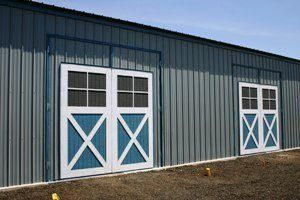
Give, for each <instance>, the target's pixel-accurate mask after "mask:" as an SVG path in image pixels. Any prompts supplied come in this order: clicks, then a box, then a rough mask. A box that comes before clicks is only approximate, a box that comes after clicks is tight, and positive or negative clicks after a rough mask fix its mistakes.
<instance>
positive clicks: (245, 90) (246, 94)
mask: <svg viewBox="0 0 300 200" xmlns="http://www.w3.org/2000/svg"><path fill="white" fill-rule="evenodd" d="M242 97H249V88H248V87H242Z"/></svg>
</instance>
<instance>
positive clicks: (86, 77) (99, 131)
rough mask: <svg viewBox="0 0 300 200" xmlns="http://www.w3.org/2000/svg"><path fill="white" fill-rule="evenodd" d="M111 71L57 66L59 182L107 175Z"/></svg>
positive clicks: (76, 66) (109, 163)
mask: <svg viewBox="0 0 300 200" xmlns="http://www.w3.org/2000/svg"><path fill="white" fill-rule="evenodd" d="M110 94H111V69H106V68H98V67H87V66H79V65H69V64H62V65H61V93H60V97H61V115H60V116H61V124H60V126H61V132H60V133H61V138H60V139H61V142H60V150H61V178H70V177H78V176H88V175H94V174H102V173H108V172H111V154H110V152H111V151H110V148H111V145H110V142H111V126H110V124H111V95H110Z"/></svg>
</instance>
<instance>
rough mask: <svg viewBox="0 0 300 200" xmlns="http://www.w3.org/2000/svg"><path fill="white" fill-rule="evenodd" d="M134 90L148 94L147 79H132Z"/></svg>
mask: <svg viewBox="0 0 300 200" xmlns="http://www.w3.org/2000/svg"><path fill="white" fill-rule="evenodd" d="M134 90H135V91H144V92H148V79H147V78H137V77H135V78H134Z"/></svg>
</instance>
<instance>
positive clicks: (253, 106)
mask: <svg viewBox="0 0 300 200" xmlns="http://www.w3.org/2000/svg"><path fill="white" fill-rule="evenodd" d="M251 109H257V99H251Z"/></svg>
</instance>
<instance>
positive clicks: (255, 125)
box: [239, 83, 279, 155]
mask: <svg viewBox="0 0 300 200" xmlns="http://www.w3.org/2000/svg"><path fill="white" fill-rule="evenodd" d="M239 94H240V95H239V96H240V100H239V101H240V151H241V154H242V155H244V154H251V153H259V152H267V151H273V150H278V149H279V127H278V89H277V86H269V85H259V84H252V83H240V84H239Z"/></svg>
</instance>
